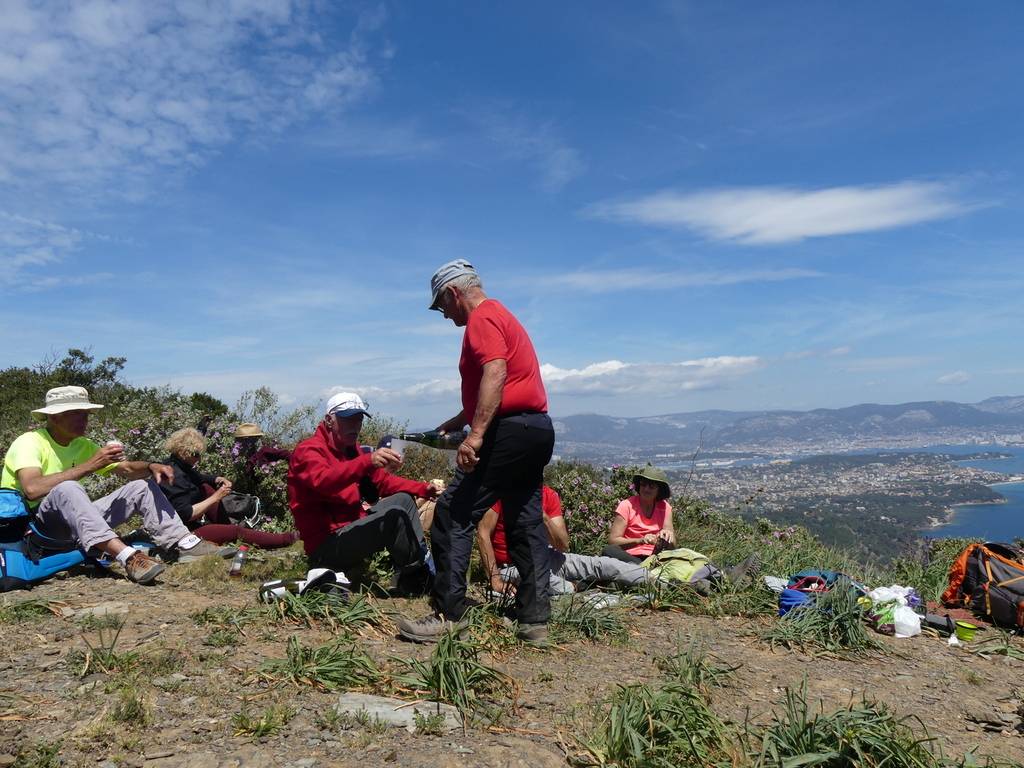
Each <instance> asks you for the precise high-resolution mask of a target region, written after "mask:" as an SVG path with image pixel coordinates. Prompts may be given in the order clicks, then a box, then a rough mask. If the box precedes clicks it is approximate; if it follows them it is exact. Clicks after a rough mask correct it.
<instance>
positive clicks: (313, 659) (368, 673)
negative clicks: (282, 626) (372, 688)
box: [259, 636, 380, 690]
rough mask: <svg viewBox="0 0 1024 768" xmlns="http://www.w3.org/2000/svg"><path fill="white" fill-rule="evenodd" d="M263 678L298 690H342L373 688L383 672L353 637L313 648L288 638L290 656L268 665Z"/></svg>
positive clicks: (275, 660) (267, 663)
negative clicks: (310, 688)
mask: <svg viewBox="0 0 1024 768" xmlns="http://www.w3.org/2000/svg"><path fill="white" fill-rule="evenodd" d="M259 675H260V677H262V678H263V679H265V680H268V681H270V682H287V683H290V684H292V685H295V686H297V687H302V686H306V685H311V686H313V687H315V688H320V689H326V690H341V689H351V688H362V687H365V686H368V685H372V684H373V683H375V682H376V681H377V680H378V679H379V678H380V670H379V669H378V668H377V665H376V664H374V662H373V659H371V658H370V657H369V656H367V655H366V654H365V653H363V652H362V651H361V650H359V648H358V647H357V646H356V644H355V643H354V641H353V640H352V639H351V638H348V637H340V638H338V639H336V640H333V641H332V642H329V643H327V644H325V645H320V646H315V647H309V646H304V645H302V644H300V643H299V641H298V639H297V638H296V637H294V636H292V637H290V638H288V647H287V655H286V657H285V658H283V659H271V660H270V661H267V662H265V663H264V664H263V665H262V666H261V667H260V672H259Z"/></svg>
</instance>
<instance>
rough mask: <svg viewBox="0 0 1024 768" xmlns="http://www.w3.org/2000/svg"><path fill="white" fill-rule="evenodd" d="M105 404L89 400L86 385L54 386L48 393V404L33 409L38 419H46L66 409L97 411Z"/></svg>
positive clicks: (33, 416)
mask: <svg viewBox="0 0 1024 768" xmlns="http://www.w3.org/2000/svg"><path fill="white" fill-rule="evenodd" d="M102 407H103V406H102V405H100V404H99V403H90V402H89V391H88V390H87V389H86V388H85V387H54V388H53V389H51V390H48V391H47V393H46V405H44V406H43V407H42V408H36V409H35V410H34V411H32V418H34V419H35V420H36V421H46V417H47V416H49V415H51V414H54V413H64V411H97V410H99V409H100V408H102Z"/></svg>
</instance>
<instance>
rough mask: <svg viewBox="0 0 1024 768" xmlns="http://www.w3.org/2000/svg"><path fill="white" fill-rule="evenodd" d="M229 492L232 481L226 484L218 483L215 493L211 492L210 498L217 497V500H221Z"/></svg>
mask: <svg viewBox="0 0 1024 768" xmlns="http://www.w3.org/2000/svg"><path fill="white" fill-rule="evenodd" d="M229 493H231V484H230V483H228V484H225V485H218V486H217V489H216V490H215V491H214V492H213V493H211V494H210V498H211V499H216V500H217V501H220V500H221V499H223V498H224V497H225V496H227V495H228V494H229Z"/></svg>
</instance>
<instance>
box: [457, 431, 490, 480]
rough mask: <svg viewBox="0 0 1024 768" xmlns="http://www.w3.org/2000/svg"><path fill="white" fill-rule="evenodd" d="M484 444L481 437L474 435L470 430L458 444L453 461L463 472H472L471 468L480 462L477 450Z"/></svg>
mask: <svg viewBox="0 0 1024 768" xmlns="http://www.w3.org/2000/svg"><path fill="white" fill-rule="evenodd" d="M483 444H484V439H483V438H482V437H476V436H475V435H474V434H473V433H472V432H470V433H469V435H468V436H467V437H466V439H465V440H463V441H462V442H461V443H460V444H459V452H458V455H456V457H455V463H456V464H457V465H458V467H459V469H461V470H462V471H463V472H472V471H473V468H474V467H475V466H476V465H477V464H479V463H480V457H479V456H478V455H477V452H478V451H479V450H480V446H482V445H483Z"/></svg>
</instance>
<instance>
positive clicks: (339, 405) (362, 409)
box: [324, 392, 370, 419]
mask: <svg viewBox="0 0 1024 768" xmlns="http://www.w3.org/2000/svg"><path fill="white" fill-rule="evenodd" d="M357 413H361V414H363V415H364V416H369V415H370V412H369V411H368V410H366V403H364V402H363V398H361V397H360V396H359V395H357V394H356V393H355V392H338V393H337V394H334V395H331V398H330V399H329V400H328V401H327V408H325V409H324V415H326V416H330V415H331V414H334V415H335V416H339V417H341V418H343V419H344V418H347V417H349V416H355V415H356V414H357Z"/></svg>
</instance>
